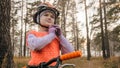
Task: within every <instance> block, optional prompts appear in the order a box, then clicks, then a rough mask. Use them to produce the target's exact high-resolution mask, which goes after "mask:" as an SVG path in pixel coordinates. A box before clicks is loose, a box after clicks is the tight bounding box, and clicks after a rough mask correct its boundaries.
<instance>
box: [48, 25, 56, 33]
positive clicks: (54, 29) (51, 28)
mask: <svg viewBox="0 0 120 68" xmlns="http://www.w3.org/2000/svg"><path fill="white" fill-rule="evenodd" d="M48 32H49V33H56V28H55V27H52V26H50V27H49V29H48Z"/></svg>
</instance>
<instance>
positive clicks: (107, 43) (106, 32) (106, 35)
mask: <svg viewBox="0 0 120 68" xmlns="http://www.w3.org/2000/svg"><path fill="white" fill-rule="evenodd" d="M103 2H104V5H103V9H104V23H105V46H106V53H107V54H106V55H107V58H110V49H109V40H108V31H107V18H106V16H107V15H106V7H105V6H106V3H105V0H103Z"/></svg>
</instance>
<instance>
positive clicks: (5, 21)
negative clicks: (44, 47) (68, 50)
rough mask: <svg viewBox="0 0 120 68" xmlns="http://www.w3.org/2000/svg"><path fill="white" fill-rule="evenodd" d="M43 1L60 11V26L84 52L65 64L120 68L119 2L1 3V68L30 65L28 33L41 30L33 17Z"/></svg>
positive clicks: (11, 0)
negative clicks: (27, 44)
mask: <svg viewBox="0 0 120 68" xmlns="http://www.w3.org/2000/svg"><path fill="white" fill-rule="evenodd" d="M41 2H50V3H52V4H53V5H54V6H55V7H56V8H57V9H58V10H59V12H60V15H59V17H58V19H57V22H56V23H57V25H59V26H60V27H61V29H62V32H63V35H64V36H65V37H66V38H67V39H68V40H69V41H70V43H72V45H73V47H74V49H75V50H76V51H78V50H80V51H82V57H80V58H76V59H73V60H67V61H65V62H63V63H72V64H75V65H76V68H120V15H119V14H120V0H1V1H0V22H1V23H0V68H21V67H23V66H25V65H26V64H27V63H28V60H29V59H30V49H29V48H27V47H26V33H27V32H28V31H30V30H36V31H39V25H36V24H35V23H34V22H33V14H34V13H35V12H36V10H37V7H38V6H39V4H40V3H41ZM73 61H74V62H73ZM95 63H96V64H95ZM97 63H98V64H97ZM82 65H83V66H82ZM84 65H86V66H84ZM97 65H98V67H97ZM87 66H88V67H87Z"/></svg>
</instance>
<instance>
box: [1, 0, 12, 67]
mask: <svg viewBox="0 0 120 68" xmlns="http://www.w3.org/2000/svg"><path fill="white" fill-rule="evenodd" d="M10 10H11V0H1V1H0V68H13V53H12V50H13V49H12V46H11V38H10Z"/></svg>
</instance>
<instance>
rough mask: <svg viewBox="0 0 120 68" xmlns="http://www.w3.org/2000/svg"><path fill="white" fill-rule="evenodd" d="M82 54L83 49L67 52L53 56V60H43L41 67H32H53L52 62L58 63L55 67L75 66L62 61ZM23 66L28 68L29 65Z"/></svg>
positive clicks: (71, 67) (73, 67)
mask: <svg viewBox="0 0 120 68" xmlns="http://www.w3.org/2000/svg"><path fill="white" fill-rule="evenodd" d="M81 56H82V52H81V51H75V52H71V53H67V54H64V55H61V56H58V57H56V58H52V59H51V60H49V61H48V62H42V63H41V64H40V65H39V67H31V68H53V67H51V66H49V65H50V64H52V63H53V62H56V65H55V66H54V68H66V67H67V68H68V67H69V68H75V65H74V64H62V61H64V60H69V59H72V58H77V57H81ZM23 68H27V67H23Z"/></svg>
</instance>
